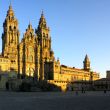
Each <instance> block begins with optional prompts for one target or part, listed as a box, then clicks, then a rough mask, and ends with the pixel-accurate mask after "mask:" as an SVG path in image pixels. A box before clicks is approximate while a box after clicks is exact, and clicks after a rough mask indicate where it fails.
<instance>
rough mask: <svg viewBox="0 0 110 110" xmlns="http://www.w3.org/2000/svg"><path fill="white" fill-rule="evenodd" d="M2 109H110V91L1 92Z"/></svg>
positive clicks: (0, 103) (0, 109)
mask: <svg viewBox="0 0 110 110" xmlns="http://www.w3.org/2000/svg"><path fill="white" fill-rule="evenodd" d="M0 110H110V92H107V94H104V93H103V91H100V92H86V93H85V94H82V93H81V92H79V93H78V95H77V94H75V93H74V92H67V93H62V92H0Z"/></svg>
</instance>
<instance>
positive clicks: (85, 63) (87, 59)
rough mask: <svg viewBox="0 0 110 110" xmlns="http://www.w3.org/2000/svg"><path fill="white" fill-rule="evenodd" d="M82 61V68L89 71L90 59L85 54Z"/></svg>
mask: <svg viewBox="0 0 110 110" xmlns="http://www.w3.org/2000/svg"><path fill="white" fill-rule="evenodd" d="M83 63H84V70H87V71H90V60H89V57H88V55H87V54H86V56H85V59H84V62H83Z"/></svg>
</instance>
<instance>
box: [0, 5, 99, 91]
mask: <svg viewBox="0 0 110 110" xmlns="http://www.w3.org/2000/svg"><path fill="white" fill-rule="evenodd" d="M3 29H4V30H3V34H2V54H1V57H0V71H1V67H2V68H3V70H4V69H5V71H10V72H13V71H14V72H16V74H17V75H18V77H19V78H21V77H22V78H26V77H27V76H31V77H35V78H36V79H37V80H47V81H48V82H49V83H53V84H56V85H58V86H61V87H62V88H63V89H66V87H67V84H68V82H69V83H71V82H74V81H76V80H87V81H89V80H90V81H91V80H97V79H99V74H98V73H96V72H92V71H90V61H89V58H88V56H87V55H86V57H85V59H84V62H83V65H84V67H83V69H77V68H75V67H68V66H65V65H60V61H59V59H58V60H56V59H55V57H54V52H53V50H52V48H51V37H50V29H49V27H48V26H47V23H46V19H45V17H44V14H43V12H42V14H41V17H40V20H39V23H38V27H37V29H35V31H34V29H33V28H32V25H31V23H29V25H28V27H27V29H26V32H25V33H24V35H23V38H22V40H21V41H19V36H20V32H19V29H18V20H17V19H16V18H15V15H14V11H13V9H12V6H11V5H10V6H9V10H8V11H7V15H6V19H5V21H4V23H3ZM1 59H2V62H1ZM5 62H7V63H6V64H5ZM9 74H10V73H9Z"/></svg>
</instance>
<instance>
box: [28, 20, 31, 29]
mask: <svg viewBox="0 0 110 110" xmlns="http://www.w3.org/2000/svg"><path fill="white" fill-rule="evenodd" d="M28 29H32V24H31V22H30V21H29V25H28Z"/></svg>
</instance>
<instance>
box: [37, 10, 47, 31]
mask: <svg viewBox="0 0 110 110" xmlns="http://www.w3.org/2000/svg"><path fill="white" fill-rule="evenodd" d="M38 28H40V29H41V28H44V29H47V23H46V19H45V17H44V12H43V11H42V13H41V17H40V20H39V25H38Z"/></svg>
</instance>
